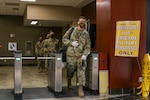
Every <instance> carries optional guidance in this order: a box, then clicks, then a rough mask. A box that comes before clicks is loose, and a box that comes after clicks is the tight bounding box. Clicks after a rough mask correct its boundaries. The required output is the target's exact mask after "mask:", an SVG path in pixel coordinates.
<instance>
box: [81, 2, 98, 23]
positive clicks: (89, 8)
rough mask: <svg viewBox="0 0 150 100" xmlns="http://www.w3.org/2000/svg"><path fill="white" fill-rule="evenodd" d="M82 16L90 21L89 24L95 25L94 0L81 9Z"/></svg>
mask: <svg viewBox="0 0 150 100" xmlns="http://www.w3.org/2000/svg"><path fill="white" fill-rule="evenodd" d="M81 12H82V15H83V16H85V17H86V18H87V19H90V23H92V24H96V0H95V1H94V2H91V3H90V4H88V5H86V6H84V7H83V8H82V11H81Z"/></svg>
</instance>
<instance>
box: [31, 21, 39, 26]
mask: <svg viewBox="0 0 150 100" xmlns="http://www.w3.org/2000/svg"><path fill="white" fill-rule="evenodd" d="M37 23H38V21H31V23H30V24H31V25H35V24H37Z"/></svg>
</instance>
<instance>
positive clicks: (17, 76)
mask: <svg viewBox="0 0 150 100" xmlns="http://www.w3.org/2000/svg"><path fill="white" fill-rule="evenodd" d="M14 56H15V60H14V94H17V95H18V94H22V52H21V51H20V50H17V51H15V52H14Z"/></svg>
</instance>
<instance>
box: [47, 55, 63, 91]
mask: <svg viewBox="0 0 150 100" xmlns="http://www.w3.org/2000/svg"><path fill="white" fill-rule="evenodd" d="M49 57H54V58H55V59H50V60H49V68H48V88H49V89H52V90H53V92H55V93H59V92H62V68H63V66H62V54H60V53H49Z"/></svg>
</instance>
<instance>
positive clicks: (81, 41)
mask: <svg viewBox="0 0 150 100" xmlns="http://www.w3.org/2000/svg"><path fill="white" fill-rule="evenodd" d="M85 26H86V19H85V18H84V17H83V16H81V17H80V18H79V20H78V26H77V27H75V28H74V30H73V32H72V33H71V36H70V39H69V34H70V33H69V31H70V30H71V29H69V30H68V31H67V32H66V33H65V35H64V36H63V39H62V41H63V43H64V44H65V45H67V46H68V49H67V66H66V67H67V79H68V88H71V87H72V85H71V79H72V77H73V75H74V73H75V71H77V86H78V95H79V96H80V97H84V92H83V86H85V81H86V79H85V70H86V65H85V64H86V63H85V62H86V58H87V56H88V54H89V53H90V37H89V33H88V32H87V31H86V30H85ZM83 63H84V64H83Z"/></svg>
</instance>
